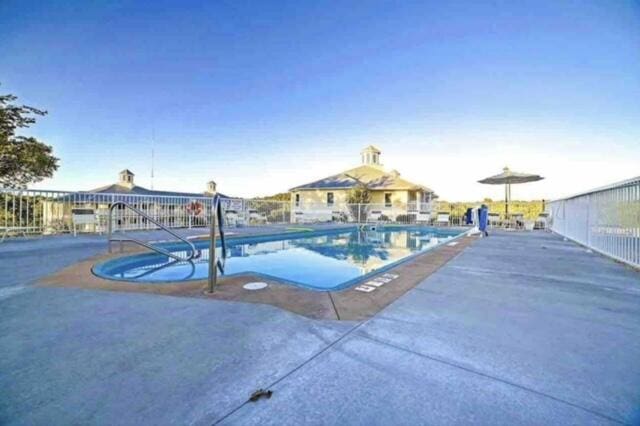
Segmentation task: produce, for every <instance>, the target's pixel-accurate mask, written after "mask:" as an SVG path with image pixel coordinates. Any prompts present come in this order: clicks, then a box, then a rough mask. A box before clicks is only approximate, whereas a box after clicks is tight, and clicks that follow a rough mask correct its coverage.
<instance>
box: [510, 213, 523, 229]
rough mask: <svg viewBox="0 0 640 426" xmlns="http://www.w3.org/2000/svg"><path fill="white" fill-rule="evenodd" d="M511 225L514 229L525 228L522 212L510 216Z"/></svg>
mask: <svg viewBox="0 0 640 426" xmlns="http://www.w3.org/2000/svg"><path fill="white" fill-rule="evenodd" d="M509 225H510V227H511V228H514V229H524V215H523V214H522V213H512V214H511V217H510V218H509Z"/></svg>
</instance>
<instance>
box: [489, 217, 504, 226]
mask: <svg viewBox="0 0 640 426" xmlns="http://www.w3.org/2000/svg"><path fill="white" fill-rule="evenodd" d="M500 225H502V221H501V220H500V214H498V213H489V226H491V227H492V228H493V227H496V226H497V227H499V226H500Z"/></svg>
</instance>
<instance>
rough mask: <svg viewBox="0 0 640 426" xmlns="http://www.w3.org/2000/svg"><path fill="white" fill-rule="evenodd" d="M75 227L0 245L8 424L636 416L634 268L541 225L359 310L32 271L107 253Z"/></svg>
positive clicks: (1, 349)
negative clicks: (82, 284) (291, 306)
mask: <svg viewBox="0 0 640 426" xmlns="http://www.w3.org/2000/svg"><path fill="white" fill-rule="evenodd" d="M200 233H201V232H200ZM82 238H84V240H83V239H82ZM82 238H78V239H76V240H69V242H68V243H64V244H63V243H61V240H55V239H43V240H40V241H33V242H19V241H15V242H9V243H5V244H4V245H0V274H1V275H0V277H2V278H1V279H0V284H1V285H2V286H3V289H2V290H1V291H2V293H0V423H1V424H48V425H49V424H69V423H74V424H78V423H81V424H141V423H142V424H215V423H220V424H362V425H372V424H425V423H427V424H452V423H453V424H469V423H480V424H514V423H516V424H581V425H582V424H637V423H638V422H640V408H639V407H640V362H638V360H640V273H638V272H637V271H634V270H631V269H629V268H626V267H624V266H622V265H620V264H617V263H616V262H613V261H611V260H609V259H606V258H604V257H601V256H599V255H597V254H594V253H589V252H588V251H587V250H585V249H584V248H583V247H580V246H578V245H575V244H573V243H571V242H568V241H563V240H562V238H560V237H558V236H555V235H552V234H549V233H544V232H534V233H509V232H495V233H493V234H492V235H491V237H489V238H484V239H480V240H478V241H476V242H475V243H474V244H473V245H471V246H470V247H467V248H466V249H465V250H464V251H463V252H462V253H461V254H460V255H459V256H457V257H456V258H455V259H453V260H451V261H450V262H448V263H447V264H446V265H444V266H442V267H441V268H440V269H438V270H437V271H436V272H434V273H433V274H432V275H430V276H429V277H428V278H426V279H425V280H423V281H422V282H421V283H420V284H419V285H418V286H417V287H415V288H414V289H412V290H410V291H408V292H407V293H406V294H404V296H402V297H400V298H399V299H397V300H396V301H395V302H394V303H392V304H391V305H390V306H387V307H386V308H385V309H383V310H382V311H381V312H379V313H378V314H376V315H375V316H374V317H373V318H371V319H370V320H368V321H364V322H356V321H352V322H349V321H346V322H337V321H327V320H323V321H319V320H312V319H308V318H304V317H301V316H298V315H295V314H292V313H289V312H286V311H284V310H281V309H278V308H275V307H271V306H266V305H259V304H246V303H238V302H225V301H211V300H201V299H195V298H178V297H170V296H159V295H150V294H135V293H122V292H119V293H118V292H106V291H93V290H79V289H70V288H42V287H36V286H33V285H32V284H33V283H34V282H35V281H36V280H38V279H40V278H42V277H44V276H46V275H49V274H51V273H52V272H54V271H57V270H59V269H61V268H62V267H65V266H68V265H70V264H73V263H75V262H77V261H80V260H82V259H85V258H87V257H90V256H93V255H96V254H99V253H100V252H102V251H104V239H103V238H102V239H100V238H98V237H82ZM65 241H67V240H65ZM258 388H265V389H266V388H268V389H271V390H273V391H274V394H273V396H272V397H271V398H270V399H263V400H259V401H257V402H247V398H248V397H249V395H250V394H251V393H252V392H253V391H254V390H256V389H258Z"/></svg>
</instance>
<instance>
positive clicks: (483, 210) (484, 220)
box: [478, 204, 489, 237]
mask: <svg viewBox="0 0 640 426" xmlns="http://www.w3.org/2000/svg"><path fill="white" fill-rule="evenodd" d="M478 222H479V224H478V229H480V232H482V233H483V234H484V236H485V237H488V236H489V233H488V232H487V225H488V223H489V208H488V207H487V205H486V204H483V205H481V206H480V208H479V209H478Z"/></svg>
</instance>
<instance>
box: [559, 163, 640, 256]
mask: <svg viewBox="0 0 640 426" xmlns="http://www.w3.org/2000/svg"><path fill="white" fill-rule="evenodd" d="M548 208H549V210H550V214H551V218H552V225H551V229H552V230H553V231H554V232H557V233H558V234H560V235H563V236H565V237H567V238H569V239H571V240H574V241H576V242H578V243H580V244H583V245H585V246H587V247H589V248H591V249H593V250H595V251H598V252H600V253H602V254H605V255H607V256H610V257H612V258H614V259H617V260H619V261H622V262H625V263H627V264H630V265H632V266H635V267H640V176H639V177H636V178H633V179H629V180H626V181H623V182H619V183H615V184H613V185H609V186H606V187H603V188H598V189H594V190H592V191H589V192H585V193H581V194H577V195H574V196H571V197H568V198H563V199H559V200H554V201H552V202H550V203H549V204H548Z"/></svg>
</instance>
